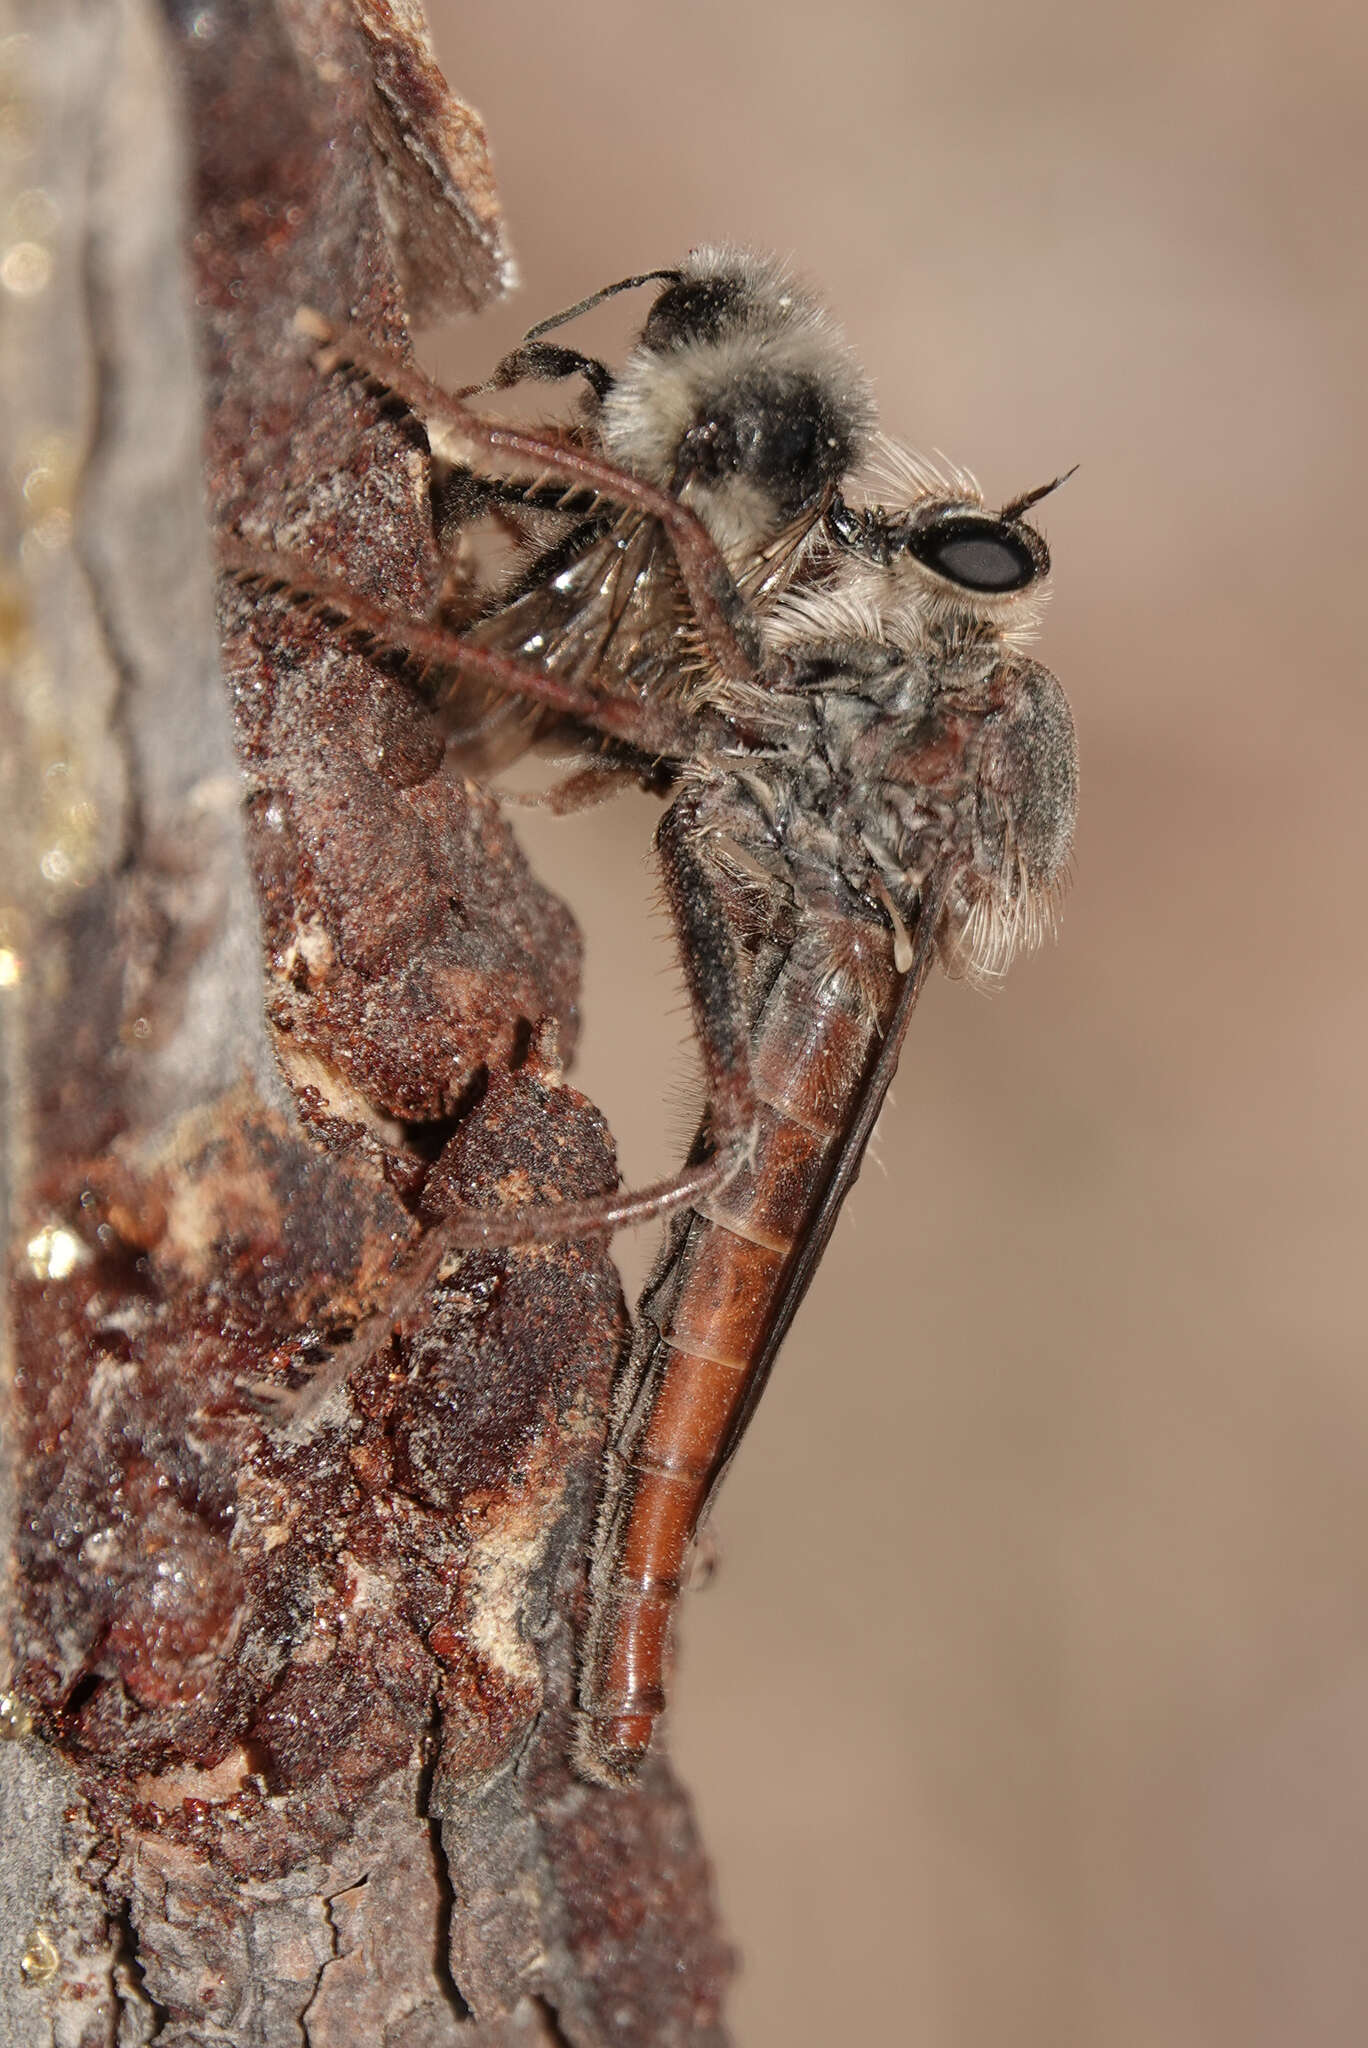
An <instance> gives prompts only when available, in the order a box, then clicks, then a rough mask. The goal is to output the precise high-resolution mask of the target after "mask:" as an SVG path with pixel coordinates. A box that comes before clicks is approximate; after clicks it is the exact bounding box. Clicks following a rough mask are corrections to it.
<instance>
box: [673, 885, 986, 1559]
mask: <svg viewBox="0 0 1368 2048" xmlns="http://www.w3.org/2000/svg"><path fill="white" fill-rule="evenodd" d="M948 885H949V877H948V875H945V874H942V875H940V876H938V877H937V878H935V879H934V880H933V881H932V883H931V884H930V886H929V887H928V890H927V895H926V899H925V901H924V903H923V905H922V909H921V913H920V915H919V916H918V919H917V927H916V931H917V937H916V946H915V949H914V952H913V955H912V964H911V966H910V967H909V969H908V971H907V974H906V976H905V977H904V979H903V984H902V988H901V990H900V992H899V995H898V1001H897V1006H896V1008H895V1009H894V1012H893V1015H892V1017H891V1019H890V1020H889V1026H888V1031H887V1033H886V1034H885V1037H884V1041H883V1044H882V1045H881V1046H880V1047H879V1050H878V1053H877V1055H876V1056H875V1058H874V1060H873V1062H872V1063H871V1065H870V1068H869V1071H868V1072H867V1073H866V1075H865V1077H864V1081H863V1083H862V1085H861V1089H860V1097H859V1101H858V1103H857V1104H856V1108H855V1115H854V1117H853V1118H852V1120H851V1122H850V1125H849V1127H848V1129H847V1130H846V1133H845V1135H844V1137H843V1138H842V1140H841V1144H840V1147H839V1149H838V1151H837V1153H836V1157H835V1159H834V1160H833V1162H832V1167H831V1172H830V1175H829V1176H828V1179H827V1183H826V1186H825V1187H824V1188H823V1190H822V1195H821V1200H820V1201H819V1202H818V1204H817V1208H816V1211H815V1213H814V1215H813V1218H812V1222H811V1224H810V1226H809V1228H808V1230H807V1231H806V1233H805V1235H804V1238H803V1242H802V1243H801V1244H800V1245H799V1246H798V1247H797V1249H796V1250H795V1251H794V1253H793V1256H792V1259H791V1260H790V1262H789V1266H788V1269H787V1271H786V1272H785V1274H784V1276H783V1279H782V1280H781V1282H780V1286H779V1291H778V1294H777V1295H776V1297H775V1302H774V1309H773V1313H772V1315H771V1318H770V1321H769V1324H768V1326H767V1328H766V1330H765V1338H764V1343H763V1344H762V1346H761V1349H760V1354H759V1356H758V1357H757V1359H756V1361H755V1364H754V1367H753V1368H752V1370H751V1373H750V1376H749V1378H748V1380H747V1382H746V1391H745V1394H744V1396H743V1398H742V1401H741V1405H740V1407H739V1408H738V1410H737V1412H736V1414H735V1415H734V1416H733V1417H732V1421H731V1427H730V1428H729V1430H728V1432H727V1437H726V1441H725V1443H724V1444H723V1446H722V1449H721V1451H720V1453H719V1454H718V1459H717V1464H716V1467H715V1469H714V1471H713V1474H712V1477H711V1478H710V1480H709V1482H708V1491H707V1495H706V1497H705V1499H704V1502H703V1506H702V1509H701V1511H700V1514H699V1524H700V1526H701V1525H702V1522H703V1519H704V1517H705V1516H706V1515H707V1513H708V1511H709V1509H710V1508H711V1506H712V1503H713V1500H714V1498H715V1497H716V1494H717V1489H718V1487H719V1486H720V1485H721V1484H722V1480H723V1478H724V1477H725V1475H726V1472H727V1468H728V1466H729V1465H730V1464H731V1461H732V1459H733V1458H734V1457H735V1456H736V1449H737V1446H738V1444H739V1443H740V1441H741V1438H742V1437H743V1436H744V1434H745V1431H746V1425H747V1424H748V1423H749V1421H750V1419H751V1417H752V1415H753V1414H754V1413H755V1408H756V1403H757V1402H758V1401H759V1399H760V1396H761V1395H762V1394H763V1393H764V1391H765V1387H766V1384H767V1382H768V1380H769V1376H770V1373H771V1371H772V1370H773V1367H774V1361H775V1359H776V1358H777V1357H778V1355H779V1347H780V1345H781V1344H782V1343H783V1341H784V1339H785V1337H786V1336H787V1335H788V1332H789V1326H790V1324H791V1323H792V1321H793V1318H794V1317H795V1315H796V1314H797V1313H798V1309H799V1307H800V1305H801V1303H802V1300H803V1296H804V1295H805V1294H806V1293H807V1291H808V1288H809V1287H810V1286H811V1284H812V1277H813V1275H814V1273H815V1272H816V1271H817V1268H818V1266H819V1265H820V1263H821V1258H822V1253H823V1252H824V1251H825V1250H826V1248H827V1245H828V1243H829V1242H830V1239H831V1233H832V1231H833V1230H834V1229H835V1228H836V1219H837V1217H838V1216H839V1215H840V1213H841V1205H842V1203H843V1202H844V1201H845V1198H846V1196H847V1195H848V1194H849V1193H850V1190H851V1189H852V1188H853V1187H854V1185H855V1182H856V1180H857V1179H858V1178H859V1173H860V1168H861V1166H862V1165H863V1164H864V1156H865V1151H866V1148H867V1147H868V1144H869V1140H870V1138H871V1136H872V1135H873V1131H874V1126H875V1124H876V1123H877V1122H878V1120H879V1111H880V1110H881V1109H882V1108H883V1106H884V1101H885V1098H886V1097H887V1095H888V1091H889V1089H890V1088H891V1087H892V1085H893V1076H894V1075H895V1074H896V1073H897V1071H898V1057H899V1055H900V1053H901V1052H902V1044H903V1040H904V1038H905V1037H906V1036H907V1027H908V1025H909V1024H910V1023H911V1021H912V1012H913V1010H914V1009H915V1008H916V1007H917V998H918V997H919V996H920V994H921V992H922V989H923V988H924V986H925V984H926V977H927V975H928V974H929V973H930V971H931V966H932V963H933V961H934V960H935V957H936V929H937V926H938V925H939V923H940V919H941V912H942V910H943V908H944V905H945V896H946V891H947V888H948Z"/></svg>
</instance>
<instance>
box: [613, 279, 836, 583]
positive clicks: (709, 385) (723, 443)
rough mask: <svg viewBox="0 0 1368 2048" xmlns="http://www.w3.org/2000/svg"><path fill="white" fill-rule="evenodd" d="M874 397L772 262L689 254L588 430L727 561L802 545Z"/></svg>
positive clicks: (822, 316)
mask: <svg viewBox="0 0 1368 2048" xmlns="http://www.w3.org/2000/svg"><path fill="white" fill-rule="evenodd" d="M873 418H874V412H873V402H872V399H871V396H870V392H869V387H868V385H867V384H866V382H865V379H864V376H863V374H862V372H861V371H860V369H859V368H858V366H857V365H856V363H855V360H854V358H853V356H852V355H851V354H850V351H849V349H848V348H847V346H846V343H845V341H844V340H843V338H842V337H841V335H840V334H839V332H838V331H837V329H836V328H835V326H834V325H833V323H832V322H831V320H830V319H829V317H828V316H827V314H826V313H825V312H824V311H823V309H822V308H821V307H820V306H819V305H818V304H817V302H816V301H815V300H814V299H813V298H812V297H811V296H810V295H809V294H808V293H807V292H806V291H804V290H803V289H802V288H801V287H800V286H798V285H797V284H796V283H795V282H794V280H793V278H792V277H791V276H790V275H789V274H788V272H787V271H786V270H784V268H783V267H782V266H781V265H780V264H778V263H776V262H774V261H773V260H772V259H770V258H767V257H763V256H756V255H754V254H752V253H750V252H749V251H747V250H741V249H733V248H703V249H696V250H694V251H693V252H692V253H691V254H690V255H689V257H688V258H687V259H686V261H685V262H684V264H683V265H682V266H681V268H680V270H679V272H678V273H677V274H676V275H675V276H674V277H673V278H672V279H671V281H670V282H669V283H668V284H667V285H666V287H665V289H664V290H663V291H662V292H661V293H660V295H659V296H658V298H657V299H656V301H655V304H654V305H653V306H652V308H651V312H650V314H649V316H648V318H647V320H646V324H645V326H644V328H643V329H642V332H641V336H640V339H639V340H638V342H637V344H636V346H635V347H634V348H633V349H632V351H631V353H630V355H629V356H628V358H627V361H626V363H625V364H624V366H623V369H622V372H621V374H620V375H619V376H618V377H617V378H615V379H614V381H613V385H612V388H611V390H609V391H608V393H607V394H606V396H605V397H604V400H603V404H602V411H601V415H600V420H599V435H600V439H601V443H602V447H603V449H604V452H605V453H606V454H607V455H608V456H609V457H611V459H612V460H613V461H615V462H618V463H621V464H622V465H623V467H625V468H627V469H630V470H634V471H635V472H636V473H637V475H639V476H643V477H646V478H647V479H648V480H649V481H650V482H652V483H656V484H659V485H661V486H663V487H664V488H666V489H668V490H671V491H674V492H675V493H677V494H678V495H679V496H681V497H682V498H683V499H684V501H685V502H686V503H687V504H688V505H690V506H691V507H692V509H693V510H694V511H695V512H696V513H697V514H698V516H699V518H700V519H701V520H702V521H703V523H704V525H705V526H706V527H707V528H708V529H709V531H710V532H711V534H712V536H713V538H714V540H716V541H717V543H718V545H719V546H720V547H722V548H723V549H724V550H726V552H727V553H728V554H729V555H730V556H731V557H732V558H733V560H734V561H737V560H746V561H748V562H749V561H750V560H751V558H753V557H754V556H755V555H756V553H757V551H763V550H765V549H766V548H767V547H769V546H770V545H771V543H773V542H775V541H776V540H777V539H778V538H779V537H780V536H787V537H788V538H789V539H790V541H791V542H792V543H793V544H794V545H795V546H800V545H801V543H802V542H803V541H804V540H805V539H807V538H808V537H809V536H810V535H811V534H812V533H813V532H815V531H816V530H817V528H818V524H819V521H820V519H821V515H822V513H823V512H824V511H825V509H826V507H827V505H828V504H829V503H830V502H831V500H832V498H833V496H834V494H835V492H836V489H837V486H838V485H839V484H840V482H841V481H842V479H843V478H844V477H846V476H847V475H848V474H849V473H850V471H851V470H852V469H853V468H854V467H856V465H857V464H858V463H859V462H860V461H861V460H862V458H863V456H864V453H865V449H866V445H867V443H868V440H869V436H870V433H871V430H872V427H873Z"/></svg>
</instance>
